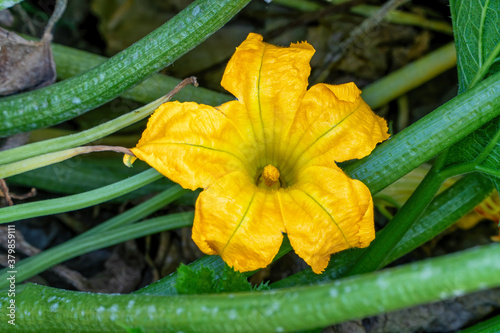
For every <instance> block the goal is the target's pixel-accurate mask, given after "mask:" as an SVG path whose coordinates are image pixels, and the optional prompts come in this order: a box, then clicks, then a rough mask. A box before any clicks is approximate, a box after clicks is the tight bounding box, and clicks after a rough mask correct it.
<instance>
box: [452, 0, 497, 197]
mask: <svg viewBox="0 0 500 333" xmlns="http://www.w3.org/2000/svg"><path fill="white" fill-rule="evenodd" d="M450 9H451V17H452V21H453V31H454V34H455V44H456V48H457V68H458V83H459V91H458V92H459V93H462V92H464V91H466V90H467V89H469V88H470V84H471V82H472V81H473V80H474V78H475V76H476V74H477V73H478V71H479V70H480V69H481V67H482V66H485V61H486V60H487V59H488V58H489V57H492V56H494V57H495V58H496V57H498V54H497V55H494V52H497V50H496V49H495V48H498V47H497V45H498V44H499V43H500V0H465V1H460V0H459V1H457V0H450ZM499 70H500V64H499V63H498V62H497V63H494V64H493V65H492V66H491V67H490V68H489V69H488V71H487V74H486V75H485V77H486V76H488V75H491V74H494V73H496V72H498V71H499ZM498 130H500V123H499V118H497V119H494V120H492V121H491V122H490V123H489V124H486V125H484V126H483V127H482V128H480V129H479V130H477V131H475V132H473V133H471V134H470V135H468V136H467V137H465V138H464V139H462V140H461V141H460V142H458V143H457V144H455V145H453V146H451V147H450V151H449V154H448V158H447V161H446V162H447V164H448V165H451V164H456V163H463V162H469V161H473V160H474V159H475V158H476V157H478V156H479V154H481V152H482V151H483V149H484V148H485V147H486V146H487V145H488V143H489V142H490V141H491V139H492V138H493V137H494V135H495V134H496V133H497V131H498ZM480 164H481V165H482V166H485V167H488V168H490V169H498V168H499V167H500V144H497V145H495V147H494V149H493V150H492V151H491V153H490V154H489V155H488V157H487V158H486V159H485V160H484V161H483V162H481V163H480ZM490 178H492V180H493V182H494V184H495V186H496V188H497V190H499V189H500V179H499V178H497V177H492V176H491V177H490Z"/></svg>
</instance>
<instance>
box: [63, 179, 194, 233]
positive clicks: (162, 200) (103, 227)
mask: <svg viewBox="0 0 500 333" xmlns="http://www.w3.org/2000/svg"><path fill="white" fill-rule="evenodd" d="M186 192H189V190H185V189H183V188H182V187H181V186H180V185H174V186H172V187H171V188H169V189H166V190H165V191H163V192H161V193H158V194H157V195H155V196H154V197H153V198H151V199H149V200H147V201H145V202H143V203H141V204H140V205H137V206H135V207H133V208H131V209H129V210H127V211H126V212H124V213H122V214H120V215H117V216H115V217H113V218H111V219H109V220H107V221H106V222H103V223H101V224H99V225H97V226H96V227H94V228H92V229H90V230H88V231H86V232H84V233H83V234H81V235H79V236H77V237H75V238H73V240H74V239H78V238H81V237H89V236H95V237H99V236H98V235H99V234H100V233H102V232H105V231H108V230H112V229H115V228H117V227H122V226H125V225H128V224H131V223H134V222H136V221H139V220H140V219H142V218H144V217H146V216H148V215H149V214H151V213H154V212H156V211H157V210H159V209H161V208H163V207H165V206H166V205H168V204H170V203H172V202H174V201H175V200H177V199H179V198H180V197H181V196H182V195H183V194H184V193H186Z"/></svg>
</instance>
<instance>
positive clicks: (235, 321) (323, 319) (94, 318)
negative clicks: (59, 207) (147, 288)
mask: <svg viewBox="0 0 500 333" xmlns="http://www.w3.org/2000/svg"><path fill="white" fill-rule="evenodd" d="M498 256H500V245H498V244H495V245H490V246H483V247H480V248H475V249H472V250H469V251H464V252H460V253H456V254H453V255H449V256H443V257H439V258H434V259H431V260H426V261H423V262H419V263H415V264H411V265H406V266H402V267H397V268H393V269H388V270H385V271H382V272H378V273H375V274H367V275H363V276H357V277H353V278H347V279H343V280H339V281H335V282H331V283H327V284H324V285H319V286H306V287H300V288H291V289H283V290H278V291H270V292H259V293H257V292H254V293H239V294H218V295H206V296H203V295H199V296H198V295H197V296H151V295H134V294H132V295H106V294H92V293H80V292H73V291H65V290H59V289H53V288H49V287H42V286H37V285H27V286H26V287H24V288H20V289H21V290H19V291H18V292H17V294H16V298H15V302H16V307H17V311H16V329H18V330H21V331H23V332H39V330H40V327H43V328H44V330H46V331H50V332H54V333H55V332H96V331H101V332H102V331H107V332H112V331H120V330H124V329H128V330H129V331H132V330H135V331H139V330H142V331H146V332H151V331H167V332H170V331H185V332H200V331H203V332H207V333H209V332H287V331H296V330H303V329H312V328H319V327H324V326H326V325H330V324H334V323H339V322H342V321H345V320H350V319H354V318H362V317H365V316H370V315H375V314H379V313H384V312H389V311H394V310H397V309H401V308H404V307H409V306H413V305H417V304H422V303H427V302H432V301H438V300H441V299H447V298H451V297H456V296H458V295H463V294H465V293H470V292H473V291H476V290H480V289H484V288H491V287H496V286H498V285H500V281H499V279H498V275H499V274H500V262H499V261H498V260H497V258H498ZM8 302H9V297H8V296H7V295H4V296H2V297H0V307H1V308H3V309H5V308H6V307H7V305H8ZM61 318H68V320H61ZM200 325H202V326H200ZM7 327H8V328H9V330H10V329H12V327H11V326H10V325H9V324H8V323H7V321H6V320H3V321H1V322H0V328H2V329H3V330H6V329H7Z"/></svg>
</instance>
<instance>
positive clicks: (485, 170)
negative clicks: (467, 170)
mask: <svg viewBox="0 0 500 333" xmlns="http://www.w3.org/2000/svg"><path fill="white" fill-rule="evenodd" d="M475 169H476V171H479V172H482V173H485V174H487V175H490V176H493V177H495V178H500V170H497V169H492V168H488V167H485V166H482V165H477V166H476V167H475Z"/></svg>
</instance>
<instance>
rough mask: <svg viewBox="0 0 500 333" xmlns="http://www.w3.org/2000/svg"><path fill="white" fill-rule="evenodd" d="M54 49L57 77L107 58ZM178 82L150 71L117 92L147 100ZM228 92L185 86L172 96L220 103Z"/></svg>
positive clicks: (89, 66)
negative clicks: (131, 85)
mask: <svg viewBox="0 0 500 333" xmlns="http://www.w3.org/2000/svg"><path fill="white" fill-rule="evenodd" d="M51 46H52V52H53V53H54V61H55V63H56V66H57V78H58V79H60V80H65V79H69V78H71V77H73V76H76V75H78V74H81V73H83V72H86V71H88V70H90V69H91V68H93V67H95V66H98V65H100V64H102V63H104V62H106V60H108V58H106V57H103V56H101V55H97V54H94V53H90V52H86V51H82V50H78V49H74V48H71V47H67V46H63V45H59V44H51ZM180 82H181V80H180V79H177V78H174V77H171V76H167V75H162V74H153V75H152V76H151V77H150V78H147V79H146V80H144V81H143V82H141V83H140V84H138V85H137V86H135V87H133V88H131V89H129V90H127V91H125V92H123V93H122V94H121V95H120V96H121V97H125V98H128V99H131V100H134V101H137V102H141V103H149V102H151V101H154V100H155V99H158V98H160V97H161V96H163V95H164V94H165V92H167V91H169V90H171V89H173V88H174V87H175V86H176V85H178V84H179V83H180ZM231 99H232V98H231V96H229V95H225V94H222V93H218V92H216V91H212V90H209V89H205V88H202V87H199V88H195V87H192V86H187V87H186V88H184V89H182V91H180V92H179V93H178V94H176V95H175V98H173V100H176V101H180V102H197V103H202V104H207V105H213V106H215V105H220V104H222V103H224V102H227V101H229V100H231Z"/></svg>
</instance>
